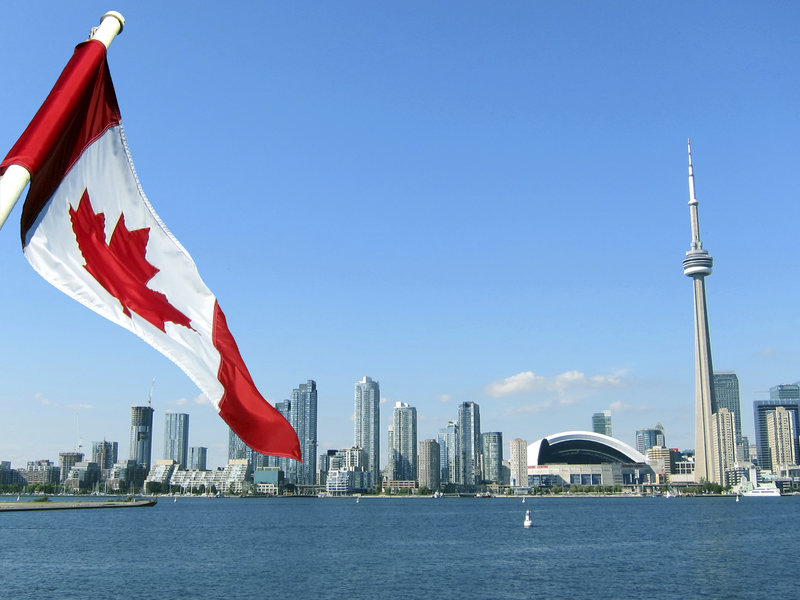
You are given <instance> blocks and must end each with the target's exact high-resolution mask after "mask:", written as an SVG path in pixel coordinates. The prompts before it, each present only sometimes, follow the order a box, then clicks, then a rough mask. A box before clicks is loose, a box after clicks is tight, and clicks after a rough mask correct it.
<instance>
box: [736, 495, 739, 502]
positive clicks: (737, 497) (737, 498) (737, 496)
mask: <svg viewBox="0 0 800 600" xmlns="http://www.w3.org/2000/svg"><path fill="white" fill-rule="evenodd" d="M736 501H737V502H738V501H739V494H736Z"/></svg>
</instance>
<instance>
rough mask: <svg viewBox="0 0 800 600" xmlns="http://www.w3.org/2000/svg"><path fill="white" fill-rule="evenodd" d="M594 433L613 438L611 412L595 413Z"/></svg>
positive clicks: (593, 421)
mask: <svg viewBox="0 0 800 600" xmlns="http://www.w3.org/2000/svg"><path fill="white" fill-rule="evenodd" d="M592 431H594V432H595V433H602V434H603V435H607V436H609V437H611V411H610V410H604V411H603V412H598V413H594V414H593V415H592Z"/></svg>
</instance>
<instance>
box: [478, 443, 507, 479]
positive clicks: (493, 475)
mask: <svg viewBox="0 0 800 600" xmlns="http://www.w3.org/2000/svg"><path fill="white" fill-rule="evenodd" d="M481 479H482V481H483V482H484V483H497V484H499V483H502V481H503V434H502V433H500V432H499V431H487V432H486V433H482V434H481Z"/></svg>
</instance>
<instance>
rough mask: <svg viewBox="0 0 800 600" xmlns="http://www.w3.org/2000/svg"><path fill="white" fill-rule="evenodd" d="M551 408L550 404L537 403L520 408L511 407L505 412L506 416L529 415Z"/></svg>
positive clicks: (551, 404)
mask: <svg viewBox="0 0 800 600" xmlns="http://www.w3.org/2000/svg"><path fill="white" fill-rule="evenodd" d="M551 408H553V403H552V402H538V403H537V404H524V405H522V406H512V407H510V408H509V409H508V410H507V411H506V415H509V416H510V415H531V414H536V413H543V412H547V411H548V410H550V409H551Z"/></svg>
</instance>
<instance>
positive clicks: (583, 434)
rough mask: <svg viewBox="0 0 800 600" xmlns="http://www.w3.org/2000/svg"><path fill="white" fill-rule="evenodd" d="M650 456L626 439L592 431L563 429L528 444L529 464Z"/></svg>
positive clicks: (639, 460) (624, 460)
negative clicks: (622, 439) (618, 438)
mask: <svg viewBox="0 0 800 600" xmlns="http://www.w3.org/2000/svg"><path fill="white" fill-rule="evenodd" d="M646 461H647V457H646V456H644V455H643V454H642V453H641V452H639V451H637V450H635V449H634V448H632V447H631V446H629V445H628V444H626V443H625V442H621V441H619V440H617V439H614V438H612V437H609V436H607V435H603V434H601V433H594V432H591V431H564V432H562V433H555V434H553V435H548V436H547V437H546V438H542V439H541V440H537V441H535V442H533V443H532V444H530V445H529V446H528V466H538V465H552V464H567V465H599V464H604V463H625V464H631V463H644V462H646Z"/></svg>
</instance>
